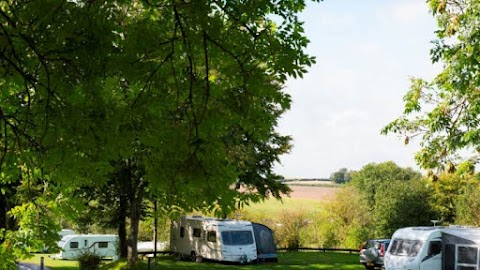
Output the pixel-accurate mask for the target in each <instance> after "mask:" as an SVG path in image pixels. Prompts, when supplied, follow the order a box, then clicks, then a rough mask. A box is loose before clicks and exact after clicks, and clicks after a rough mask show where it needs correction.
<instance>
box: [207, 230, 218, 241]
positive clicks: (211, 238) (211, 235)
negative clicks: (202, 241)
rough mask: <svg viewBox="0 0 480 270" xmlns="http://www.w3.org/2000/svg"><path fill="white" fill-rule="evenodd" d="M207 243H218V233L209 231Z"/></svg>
mask: <svg viewBox="0 0 480 270" xmlns="http://www.w3.org/2000/svg"><path fill="white" fill-rule="evenodd" d="M207 241H208V242H217V232H216V231H208V232H207Z"/></svg>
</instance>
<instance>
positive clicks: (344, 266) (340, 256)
mask: <svg viewBox="0 0 480 270" xmlns="http://www.w3.org/2000/svg"><path fill="white" fill-rule="evenodd" d="M40 256H44V257H45V266H48V267H50V268H51V269H52V270H74V269H75V270H77V269H78V265H77V262H76V261H63V260H52V259H50V258H47V256H46V255H38V254H37V255H35V256H34V258H32V259H29V260H25V262H31V263H36V264H38V263H39V262H40ZM278 256H279V262H278V263H265V264H249V265H234V267H235V268H237V269H240V270H264V269H265V270H266V269H286V270H289V269H290V270H315V269H323V270H334V269H337V270H363V269H364V268H363V266H362V265H361V264H360V263H359V262H358V255H357V254H346V253H333V252H327V253H322V252H292V253H289V252H286V253H279V254H278ZM125 266H126V262H125V261H118V262H113V263H112V262H110V261H105V262H104V264H103V266H102V267H101V270H120V269H123V268H124V267H125ZM147 269H148V264H147V261H146V260H143V261H140V263H139V264H138V266H137V267H136V268H135V270H147ZM151 269H152V270H153V269H156V270H159V269H166V270H181V269H192V270H216V269H232V265H231V264H222V263H216V262H202V263H194V262H187V261H178V260H176V259H174V258H173V257H172V256H159V257H158V258H157V265H156V267H155V268H153V267H152V268H151Z"/></svg>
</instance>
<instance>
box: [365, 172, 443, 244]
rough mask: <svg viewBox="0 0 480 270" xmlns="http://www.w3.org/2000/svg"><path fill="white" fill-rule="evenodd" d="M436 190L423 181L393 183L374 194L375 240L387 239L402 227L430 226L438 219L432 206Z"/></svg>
mask: <svg viewBox="0 0 480 270" xmlns="http://www.w3.org/2000/svg"><path fill="white" fill-rule="evenodd" d="M432 196H433V191H432V188H431V187H428V185H426V182H425V181H424V180H423V179H412V180H408V181H392V182H389V183H388V184H385V185H382V186H381V187H380V188H379V189H378V190H377V193H376V194H375V206H374V209H373V212H372V214H373V220H374V223H373V227H374V228H375V237H378V238H388V237H390V236H391V235H392V234H393V233H394V232H395V230H397V229H398V228H402V227H411V226H430V225H431V222H430V221H431V220H434V219H438V214H437V212H436V211H435V210H434V208H433V207H432V202H433V199H432Z"/></svg>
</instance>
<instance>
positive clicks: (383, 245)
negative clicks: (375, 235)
mask: <svg viewBox="0 0 480 270" xmlns="http://www.w3.org/2000/svg"><path fill="white" fill-rule="evenodd" d="M389 244H390V239H371V240H368V241H366V242H365V243H363V245H362V246H361V247H360V263H361V264H363V265H364V266H365V268H366V269H368V270H373V269H375V268H382V267H383V259H384V256H385V252H386V251H387V248H388V245H389Z"/></svg>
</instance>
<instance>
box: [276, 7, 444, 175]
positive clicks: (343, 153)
mask: <svg viewBox="0 0 480 270" xmlns="http://www.w3.org/2000/svg"><path fill="white" fill-rule="evenodd" d="M301 18H302V19H303V21H304V22H305V31H306V35H307V36H308V38H309V39H310V41H311V43H310V45H309V47H308V50H307V51H308V52H309V54H311V55H314V56H316V57H317V64H315V65H314V66H312V67H311V68H310V69H309V73H308V74H307V75H305V76H304V78H303V79H291V80H289V81H288V83H287V85H286V90H285V91H287V92H288V93H289V94H290V95H291V96H292V100H293V102H292V108H291V110H290V111H289V112H287V113H286V114H285V115H284V116H283V117H282V119H281V121H280V123H279V127H278V130H279V131H280V132H281V133H282V134H285V135H291V136H292V138H293V145H294V148H293V150H292V151H291V153H290V154H288V155H285V156H282V158H281V161H282V164H279V165H278V166H276V168H275V171H276V172H277V173H279V174H281V175H284V176H285V177H287V178H292V177H300V178H320V177H329V176H330V174H331V173H332V172H334V171H336V170H338V169H340V168H343V167H345V168H348V169H350V170H358V169H360V168H361V167H363V166H364V165H366V164H368V163H370V162H376V163H379V162H384V161H389V160H392V161H394V162H396V163H397V164H398V165H400V166H403V167H414V168H417V169H418V167H417V166H416V164H415V161H414V153H415V151H416V150H418V144H415V143H413V144H411V145H409V146H404V145H403V141H402V140H401V139H400V138H398V137H397V136H396V135H393V134H392V135H388V136H383V135H380V130H381V129H382V127H384V126H385V125H386V124H388V123H389V122H390V121H392V120H394V119H395V118H396V117H398V116H400V114H401V113H402V110H403V101H402V97H403V95H404V94H405V93H406V91H407V90H408V88H409V78H410V77H412V76H413V77H421V78H426V79H429V78H433V77H434V75H435V74H436V73H437V72H438V71H439V67H438V66H436V67H435V66H433V65H432V64H431V61H430V55H429V52H430V49H431V43H430V42H431V41H432V40H433V39H434V30H435V26H436V23H435V20H434V18H433V17H432V15H431V14H430V13H429V11H428V7H427V4H426V3H425V1H424V0H362V1H359V0H325V1H324V2H321V3H310V4H309V5H308V6H307V8H306V10H305V11H304V12H303V13H302V14H301Z"/></svg>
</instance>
